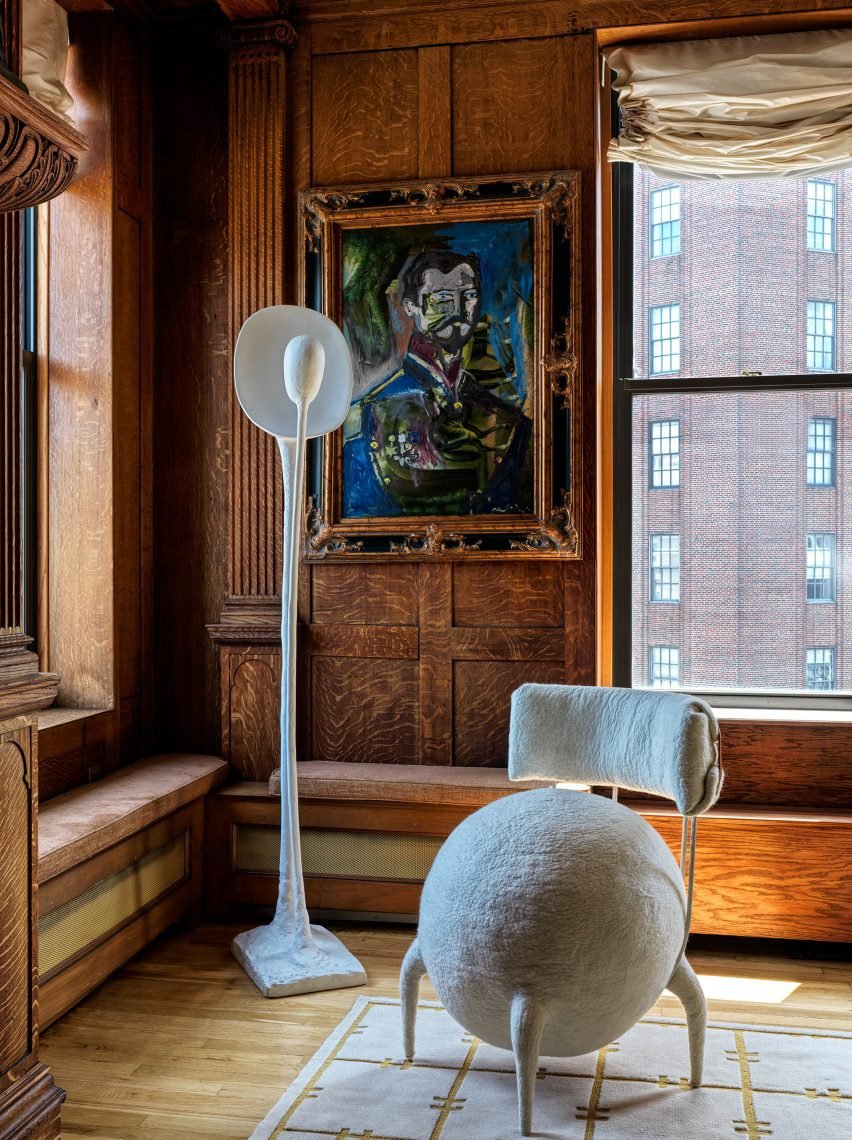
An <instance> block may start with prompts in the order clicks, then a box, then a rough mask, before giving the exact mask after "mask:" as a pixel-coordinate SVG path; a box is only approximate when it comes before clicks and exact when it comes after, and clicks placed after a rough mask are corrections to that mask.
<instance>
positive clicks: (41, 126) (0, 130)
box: [0, 75, 86, 210]
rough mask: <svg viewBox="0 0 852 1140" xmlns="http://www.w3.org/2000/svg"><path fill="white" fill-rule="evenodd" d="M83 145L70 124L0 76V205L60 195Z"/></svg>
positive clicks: (30, 203) (28, 203)
mask: <svg viewBox="0 0 852 1140" xmlns="http://www.w3.org/2000/svg"><path fill="white" fill-rule="evenodd" d="M85 149H86V143H85V140H84V139H83V136H82V135H80V134H78V132H77V131H75V130H74V128H73V127H71V126H69V125H68V124H67V123H65V122H63V121H62V120H61V119H59V118H57V116H56V115H54V114H52V113H51V112H50V111H48V110H47V109H46V108H45V107H42V106H41V104H39V103H37V102H36V101H35V100H34V99H32V98H30V96H29V95H27V94H26V92H25V91H22V90H21V89H20V88H19V87H17V86H16V85H15V84H14V83H12V82H11V81H10V80H8V79H6V78H5V77H4V76H3V75H0V210H23V209H25V208H26V207H27V206H36V205H38V204H39V203H40V202H46V201H47V200H48V199H49V198H55V197H56V195H57V194H61V193H62V191H63V190H64V189H65V188H66V187H67V186H68V184H69V183H70V182H71V180H72V179H73V177H74V175H75V174H76V172H77V165H78V163H79V161H80V157H81V155H82V154H83V152H84V151H85Z"/></svg>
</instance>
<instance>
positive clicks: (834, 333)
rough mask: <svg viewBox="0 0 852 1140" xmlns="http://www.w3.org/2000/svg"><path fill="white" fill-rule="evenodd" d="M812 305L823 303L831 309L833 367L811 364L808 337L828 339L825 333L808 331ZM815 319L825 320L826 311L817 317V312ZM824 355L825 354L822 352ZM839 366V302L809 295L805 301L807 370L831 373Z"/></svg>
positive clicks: (823, 305) (824, 306)
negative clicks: (809, 361) (821, 299)
mask: <svg viewBox="0 0 852 1140" xmlns="http://www.w3.org/2000/svg"><path fill="white" fill-rule="evenodd" d="M811 305H822V307H823V309H825V308H826V307H827V308H829V309H830V310H831V367H830V368H823V367H821V366H820V365H817V364H809V363H808V356H809V349H808V337H810V336H814V337H816V336H819V337H820V338H821V339H822V340H827V339H828V338H827V337H826V335H825V333H824V332H823V333H810V332H808V325H809V323H810V321H811ZM813 319H814V320H822V321H823V322H824V321H825V312H823V313H822V315H821V316H819V317H817V315H816V313H814V316H813ZM822 355H824V354H822ZM836 366H837V302H836V301H818V300H817V299H816V298H815V297H808V298H807V299H806V301H805V369H806V371H807V372H818V373H822V374H823V375H824V374H825V373H831V372H834V371H835V369H836Z"/></svg>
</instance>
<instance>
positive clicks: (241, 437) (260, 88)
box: [221, 19, 296, 596]
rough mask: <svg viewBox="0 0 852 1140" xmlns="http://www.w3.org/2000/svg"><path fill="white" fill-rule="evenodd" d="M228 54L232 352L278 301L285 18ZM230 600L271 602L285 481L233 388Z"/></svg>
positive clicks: (238, 27)
mask: <svg viewBox="0 0 852 1140" xmlns="http://www.w3.org/2000/svg"><path fill="white" fill-rule="evenodd" d="M221 41H222V43H223V44H224V45H225V46H226V47H227V48H228V55H229V59H228V74H229V81H228V82H229V101H228V128H229V129H228V237H229V241H228V297H229V306H228V308H229V332H230V338H229V343H230V350H231V352H232V353H233V346H234V344H235V343H236V339H237V335H238V333H239V331H240V329H241V328H242V325H243V322H244V321H245V320H246V318H247V317H249V316H250V315H251V314H252V313H253V312H255V311H256V310H257V309H261V308H264V307H265V306H267V305H276V304H281V303H282V301H283V299H284V275H285V271H286V266H287V263H288V258H289V254H290V248H289V233H288V232H287V229H286V225H285V215H284V200H285V192H286V174H287V171H286V160H287V51H288V49H289V48H291V47H292V46H293V45H294V44H295V43H296V33H295V31H294V30H293V27H292V25H291V24H289V23H288V22H287V21H286V20H280V19H279V20H259V21H256V22H254V23H246V24H235V25H234V26H233V27H230V28H227V29H225V30H224V31H223V32H222V33H221ZM229 402H230V428H231V455H230V473H229V476H230V477H229V484H230V486H229V507H230V509H229V517H230V535H229V539H230V541H229V545H230V552H229V562H228V593H229V594H231V595H237V596H239V595H274V594H276V593H277V592H278V589H279V583H280V579H281V512H282V502H281V479H280V476H279V475H277V474H276V468H277V464H278V462H279V461H278V450H277V448H276V446H275V441H274V440H273V439H272V438H271V437H270V436H268V435H267V434H266V433H265V432H262V431H260V430H259V429H258V428H256V427H255V426H254V425H253V424H251V423H250V422H249V420H248V419H247V418H246V416H245V415H244V414H243V412H242V409H241V408H240V406H239V403H238V401H237V399H236V396H235V394H234V389H233V385H232V384H229Z"/></svg>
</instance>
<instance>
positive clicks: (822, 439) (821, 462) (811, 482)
mask: <svg viewBox="0 0 852 1140" xmlns="http://www.w3.org/2000/svg"><path fill="white" fill-rule="evenodd" d="M835 424H836V421H835V419H834V416H811V418H810V419H809V420H808V457H807V473H808V474H807V477H808V486H809V487H833V486H834V429H835Z"/></svg>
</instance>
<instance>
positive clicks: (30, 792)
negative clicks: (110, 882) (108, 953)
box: [0, 716, 65, 1140]
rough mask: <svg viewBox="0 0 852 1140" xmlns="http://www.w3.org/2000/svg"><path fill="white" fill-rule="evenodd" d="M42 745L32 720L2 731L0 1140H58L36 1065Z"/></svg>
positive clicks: (56, 1100)
mask: <svg viewBox="0 0 852 1140" xmlns="http://www.w3.org/2000/svg"><path fill="white" fill-rule="evenodd" d="M37 751H38V741H37V734H36V732H35V730H34V722H33V718H32V716H20V717H15V718H14V719H12V720H6V721H5V722H3V723H2V724H0V930H2V932H3V936H2V939H0V1137H2V1138H3V1140H12V1138H13V1137H19V1136H20V1137H23V1136H28V1137H33V1140H47V1138H48V1137H58V1136H59V1134H60V1132H59V1108H60V1105H61V1103H62V1101H63V1100H64V1098H65V1094H64V1093H63V1092H61V1090H59V1089H57V1088H56V1086H55V1085H54V1083H53V1078H52V1077H51V1076H50V1072H49V1071H48V1069H47V1067H46V1066H45V1065H43V1064H41V1063H40V1062H39V1059H38V1036H39V1020H38V1008H39V1004H38V998H39V993H38V970H37V966H36V963H37V958H38V909H37V903H36V900H37V897H38V896H37V885H36V868H37V860H38V776H37V772H38V767H37V759H38V758H37Z"/></svg>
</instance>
